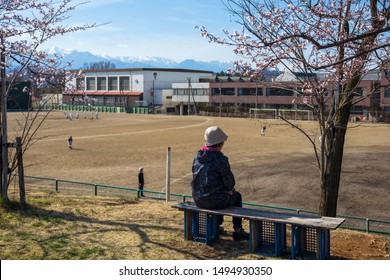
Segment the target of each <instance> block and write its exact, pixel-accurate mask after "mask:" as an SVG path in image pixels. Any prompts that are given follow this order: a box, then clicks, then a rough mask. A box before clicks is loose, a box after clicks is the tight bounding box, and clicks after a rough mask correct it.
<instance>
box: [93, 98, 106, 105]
mask: <svg viewBox="0 0 390 280" xmlns="http://www.w3.org/2000/svg"><path fill="white" fill-rule="evenodd" d="M94 98H95V99H96V102H95V103H94V104H95V105H98V106H103V105H104V98H103V96H95V97H94Z"/></svg>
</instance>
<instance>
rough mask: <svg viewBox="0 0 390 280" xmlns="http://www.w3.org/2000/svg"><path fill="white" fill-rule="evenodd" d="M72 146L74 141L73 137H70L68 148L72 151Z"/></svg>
mask: <svg viewBox="0 0 390 280" xmlns="http://www.w3.org/2000/svg"><path fill="white" fill-rule="evenodd" d="M72 144H73V139H72V136H70V137H69V138H68V148H69V149H72Z"/></svg>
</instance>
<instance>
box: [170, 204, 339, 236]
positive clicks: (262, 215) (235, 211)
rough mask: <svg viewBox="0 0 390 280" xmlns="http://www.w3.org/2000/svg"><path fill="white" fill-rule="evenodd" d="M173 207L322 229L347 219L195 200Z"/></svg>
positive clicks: (335, 226)
mask: <svg viewBox="0 0 390 280" xmlns="http://www.w3.org/2000/svg"><path fill="white" fill-rule="evenodd" d="M172 207H173V208H178V209H181V210H191V211H198V212H205V213H209V214H215V215H226V216H232V217H240V218H246V219H250V220H259V221H272V222H275V223H283V224H292V225H297V226H304V227H313V228H322V229H336V228H338V227H339V226H340V225H341V224H342V223H343V222H344V221H345V219H343V218H333V217H321V216H315V215H306V214H295V213H285V212H284V213H281V212H275V211H269V210H261V209H252V208H241V207H233V206H232V207H229V208H224V209H219V210H210V209H202V208H198V207H197V206H196V205H195V203H194V202H190V201H187V202H181V203H178V204H174V205H172Z"/></svg>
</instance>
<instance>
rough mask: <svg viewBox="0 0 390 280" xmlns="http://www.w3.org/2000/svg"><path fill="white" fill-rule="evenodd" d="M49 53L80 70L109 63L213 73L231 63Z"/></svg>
mask: <svg viewBox="0 0 390 280" xmlns="http://www.w3.org/2000/svg"><path fill="white" fill-rule="evenodd" d="M47 52H49V53H57V54H60V55H62V56H63V57H64V60H63V63H64V65H65V64H66V63H67V62H71V64H72V69H82V68H84V65H85V64H90V63H93V62H101V61H104V62H111V63H113V64H115V67H116V68H180V69H192V70H205V71H213V72H221V71H226V70H227V69H228V68H231V67H232V65H233V62H222V61H216V60H215V61H209V62H204V61H196V60H193V59H187V60H184V61H182V62H176V61H174V60H172V59H168V58H164V57H111V56H101V55H95V54H92V53H90V52H81V51H76V50H73V51H69V50H60V49H50V50H47Z"/></svg>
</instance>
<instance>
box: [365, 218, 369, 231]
mask: <svg viewBox="0 0 390 280" xmlns="http://www.w3.org/2000/svg"><path fill="white" fill-rule="evenodd" d="M366 233H370V219H369V218H367V219H366Z"/></svg>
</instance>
